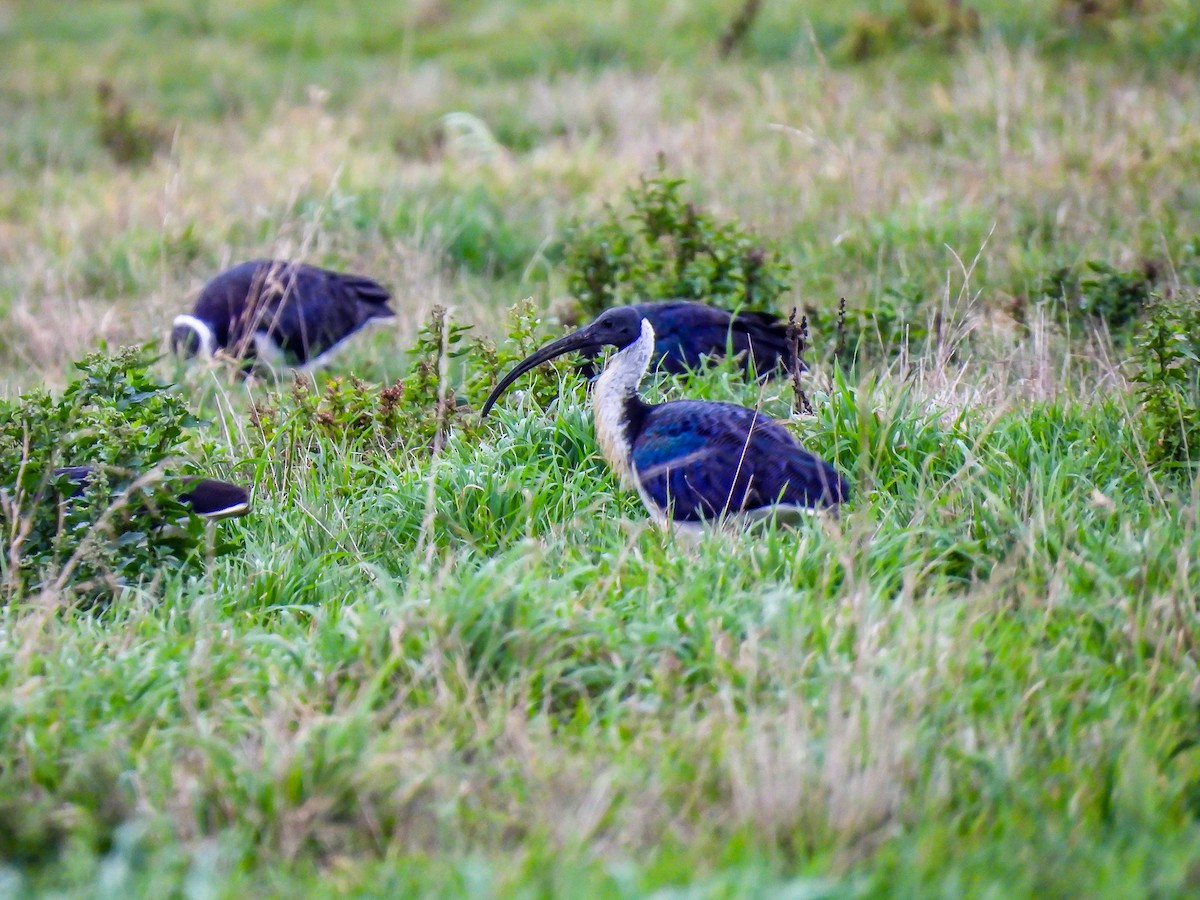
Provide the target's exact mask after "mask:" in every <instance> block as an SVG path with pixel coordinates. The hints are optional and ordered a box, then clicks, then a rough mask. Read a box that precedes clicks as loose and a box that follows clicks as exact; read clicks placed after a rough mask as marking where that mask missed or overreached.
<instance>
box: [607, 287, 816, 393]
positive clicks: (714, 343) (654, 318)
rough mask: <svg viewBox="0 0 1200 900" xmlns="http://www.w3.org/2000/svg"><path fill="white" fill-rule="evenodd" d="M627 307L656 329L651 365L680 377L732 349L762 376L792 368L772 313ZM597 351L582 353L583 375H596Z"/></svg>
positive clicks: (690, 305)
mask: <svg viewBox="0 0 1200 900" xmlns="http://www.w3.org/2000/svg"><path fill="white" fill-rule="evenodd" d="M629 308H630V309H632V310H634V311H635V312H636V313H637V314H638V315H639V316H640V317H641V318H643V319H645V320H647V321H648V322H649V323H650V327H651V328H653V329H654V356H653V357H652V358H651V368H658V369H662V370H663V371H665V372H670V373H671V374H673V375H678V374H681V373H683V372H685V371H687V370H689V369H696V368H698V367H699V366H700V364H701V363H702V362H703V361H704V359H705V357H711V358H713V359H719V358H721V357H723V356H725V355H726V354H727V353H732V355H733V356H735V357H738V358H739V359H740V360H741V363H742V365H743V366H744V367H745V368H746V370H747V371H749V370H750V364H751V363H753V364H754V372H755V373H756V374H757V376H758V378H759V379H760V380H765V379H767V378H770V377H771V376H772V375H775V374H778V373H779V372H780V371H783V372H785V373H786V372H791V371H792V359H793V354H792V351H791V349H790V347H789V345H788V340H787V323H786V322H784V321H783V320H782V319H780V318H779V317H778V316H776V315H775V314H774V313H769V312H759V311H749V310H747V311H744V312H736V313H733V312H730V311H729V310H727V309H721V308H720V307H717V306H709V305H708V304H707V303H701V302H699V301H697V300H662V301H657V302H654V303H635V304H632V305H631V306H630V307H629ZM598 352H599V351H596V350H593V351H590V352H588V353H585V356H587V357H588V359H589V361H588V363H586V364H585V366H584V373H585V374H586V375H588V376H589V377H590V376H591V375H592V374H593V373H594V370H593V368H592V365H591V360H592V359H594V358H595V355H596V353H598ZM801 368H804V365H803V363H801Z"/></svg>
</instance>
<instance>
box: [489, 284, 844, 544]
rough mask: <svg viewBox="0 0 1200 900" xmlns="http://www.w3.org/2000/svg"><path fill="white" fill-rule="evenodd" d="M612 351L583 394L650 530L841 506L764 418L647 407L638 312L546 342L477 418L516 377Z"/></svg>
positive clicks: (647, 351) (650, 352)
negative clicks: (578, 355) (561, 360)
mask: <svg viewBox="0 0 1200 900" xmlns="http://www.w3.org/2000/svg"><path fill="white" fill-rule="evenodd" d="M605 346H614V347H617V348H618V350H617V352H616V353H615V354H614V355H613V357H612V358H611V359H610V360H609V362H608V365H607V366H605V368H604V371H603V372H602V373H601V374H600V377H599V378H598V379H597V380H596V385H595V389H594V390H593V392H592V409H593V417H594V419H595V423H596V438H597V440H598V441H599V443H600V447H601V449H602V450H603V452H604V456H605V458H606V459H607V460H608V464H609V466H610V467H611V468H612V469H613V470H614V471H615V472H616V473H617V475H618V477H620V478H621V480H622V481H623V482H624V483H625V484H627V485H630V486H632V487H634V488H635V489H636V490H637V492H638V494H639V495H641V498H642V501H643V502H644V503H645V504H646V508H647V509H648V510H649V511H650V514H651V516H653V517H654V519H655V520H656V521H657V522H659V523H660V524H663V523H674V524H676V525H682V526H685V527H688V526H697V525H700V524H703V523H706V522H718V521H722V520H733V519H740V520H754V519H760V518H765V517H767V516H771V515H777V516H779V517H780V518H793V517H796V516H797V514H811V513H814V512H816V511H817V510H819V509H822V508H832V507H836V506H837V505H838V504H839V503H841V502H843V501H844V500H845V499H846V497H847V495H848V493H849V486H848V485H847V483H846V481H845V479H843V478H842V477H841V475H839V474H838V473H837V471H836V470H835V469H834V468H833V466H831V465H830V464H829V463H827V462H825V461H824V460H822V459H820V458H819V457H817V456H815V455H814V454H812V453H810V452H809V451H807V450H805V449H804V448H803V447H802V446H800V442H799V441H797V440H796V438H795V437H793V435H792V434H791V432H789V431H788V430H787V429H786V428H785V427H784V426H783V425H782V424H781V423H780V422H777V421H775V420H774V419H772V418H770V417H769V416H767V415H766V414H765V413H763V412H761V411H759V410H755V409H748V408H746V407H744V406H738V405H736V404H733V403H718V402H711V401H702V400H674V401H671V402H668V403H660V404H652V403H646V402H645V401H644V400H642V398H641V397H640V396H638V392H637V389H638V385H639V383H640V382H641V380H642V378H643V376H644V375H645V374H646V371H647V369H648V368H649V366H650V362H651V360H652V359H653V357H654V326H653V325H651V324H650V321H649V320H648V319H646V318H645V317H643V316H641V315H640V314H639V313H638V311H637V309H635V308H633V307H628V306H623V307H616V308H613V309H609V310H606V311H605V312H603V313H601V314H600V316H598V317H597V318H596V320H595V321H593V322H592V323H591V324H590V325H588V326H586V327H585V328H582V329H580V330H579V331H575V332H572V333H571V334H568V335H566V336H564V337H561V338H559V339H558V340H555V341H551V342H550V343H549V344H546V345H545V346H544V347H542V348H541V349H540V350H538V351H537V352H535V353H533V354H532V355H531V356H529V357H527V358H526V359H524V360H522V361H521V362H520V363H518V364H517V365H516V366H515V367H514V368H513V369H512V370H511V371H510V372H509V373H508V374H507V375H505V376H504V377H503V378H502V379H500V382H499V383H498V384H497V385H496V387H495V389H494V390H493V391H492V393H491V395H490V396H489V397H488V398H487V401H486V402H485V403H484V405H483V409H482V412H481V414H482V415H487V413H488V410H490V409H491V408H492V405H493V404H494V403H495V402H496V400H497V398H499V396H500V395H501V394H502V393H503V392H504V391H505V389H507V388H508V386H509V385H510V384H512V383H513V381H515V380H516V379H517V378H518V377H520V376H521V375H522V374H523V373H525V372H527V371H529V370H530V369H532V368H533V367H534V366H537V365H540V364H541V363H543V362H546V361H548V360H551V359H553V358H555V357H557V356H561V355H563V354H565V353H570V352H571V351H580V350H582V351H593V352H594V351H598V350H599V349H600V348H602V347H605Z"/></svg>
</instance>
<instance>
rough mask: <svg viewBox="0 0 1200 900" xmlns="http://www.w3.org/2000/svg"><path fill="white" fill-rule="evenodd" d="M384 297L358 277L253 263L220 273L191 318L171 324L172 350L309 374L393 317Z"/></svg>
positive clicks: (281, 264)
mask: <svg viewBox="0 0 1200 900" xmlns="http://www.w3.org/2000/svg"><path fill="white" fill-rule="evenodd" d="M390 297H391V295H390V294H389V293H388V291H387V289H385V288H384V287H383V286H382V285H380V284H378V283H377V282H375V281H372V280H371V279H370V278H364V277H362V276H360V275H346V274H343V273H341V272H333V271H330V270H329V269H319V268H317V267H316V266H309V265H305V264H303V263H292V262H284V261H280V260H270V259H258V260H253V261H252V262H247V263H242V264H241V265H238V266H234V267H233V268H232V269H227V270H226V271H224V272H222V273H221V274H220V275H218V276H217V277H216V278H214V279H213V280H212V281H210V282H209V283H208V284H207V285H205V286H204V290H202V291H201V292H200V296H199V297H198V298H197V299H196V303H195V306H194V307H193V309H192V311H191V313H190V314H186V315H180V316H176V317H175V321H174V323H173V327H172V330H171V349H172V350H174V351H175V352H176V353H185V354H186V355H188V356H194V355H196V354H197V353H201V354H204V355H205V356H212V355H213V354H214V353H216V351H217V350H218V349H221V350H224V351H225V352H226V353H228V354H230V355H231V356H233V357H235V358H237V359H241V360H244V361H245V362H246V363H247V364H248V365H252V364H253V363H254V362H255V361H256V360H258V361H262V362H265V363H268V364H271V365H283V366H288V367H294V368H299V369H312V368H316V367H317V366H320V365H323V364H324V363H326V362H327V361H328V360H329V357H330V355H331V354H332V353H333V351H334V350H335V349H337V348H339V347H340V346H341V345H342V343H343V342H344V341H345V340H346V339H347V338H349V337H350V336H351V335H353V334H355V333H356V332H358V331H359V330H360V329H361V328H363V327H364V326H365V325H368V324H371V323H375V322H378V321H380V320H381V319H389V318H392V317H393V316H395V312H393V311H392V309H391V307H389V306H388V300H389V299H390Z"/></svg>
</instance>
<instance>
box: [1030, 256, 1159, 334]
mask: <svg viewBox="0 0 1200 900" xmlns="http://www.w3.org/2000/svg"><path fill="white" fill-rule="evenodd" d="M1158 277H1159V266H1158V265H1157V264H1155V263H1154V262H1153V261H1151V260H1146V261H1143V262H1142V263H1140V264H1138V265H1137V266H1135V267H1133V268H1131V269H1120V268H1117V267H1116V266H1114V265H1112V264H1111V263H1107V262H1103V261H1101V260H1088V261H1087V262H1085V263H1084V264H1083V266H1082V267H1076V266H1064V267H1063V268H1060V269H1056V270H1054V271H1053V272H1052V273H1050V275H1049V276H1048V277H1047V278H1046V279H1045V281H1044V283H1043V284H1042V285H1041V287H1040V293H1041V294H1042V295H1043V296H1045V297H1048V298H1050V299H1052V300H1064V301H1065V306H1064V312H1065V315H1066V318H1067V320H1068V321H1069V322H1072V323H1074V324H1084V325H1096V324H1099V323H1103V324H1104V326H1105V327H1106V328H1107V329H1108V330H1109V331H1110V332H1119V331H1121V330H1122V329H1124V328H1127V327H1128V326H1130V325H1132V324H1133V323H1134V322H1136V321H1137V320H1138V319H1140V318H1141V316H1142V314H1143V312H1144V311H1145V310H1146V307H1147V305H1148V304H1149V303H1150V298H1151V293H1152V292H1153V290H1154V288H1155V285H1156V284H1157V281H1158Z"/></svg>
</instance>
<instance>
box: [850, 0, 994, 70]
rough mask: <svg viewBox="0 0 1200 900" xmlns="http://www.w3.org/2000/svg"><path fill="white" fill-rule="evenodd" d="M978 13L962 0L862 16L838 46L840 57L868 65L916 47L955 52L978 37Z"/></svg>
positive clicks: (917, 2) (910, 4)
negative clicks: (892, 53)
mask: <svg viewBox="0 0 1200 900" xmlns="http://www.w3.org/2000/svg"><path fill="white" fill-rule="evenodd" d="M979 27H980V19H979V13H978V12H977V11H976V10H975V9H973V8H971V7H970V6H967V5H966V4H965V3H962V2H961V0H907V2H906V3H905V4H904V8H903V9H902V10H900V11H899V12H896V13H893V14H890V15H888V14H884V13H875V12H860V13H858V14H856V15H855V17H854V19H853V21H852V22H851V23H850V27H849V28H848V29H847V31H846V33H845V34H844V35H843V36H842V39H841V41H840V43H839V44H838V48H837V49H838V52H839V54H840V55H842V56H845V57H847V58H848V59H851V60H853V61H854V62H865V61H866V60H869V59H874V58H876V57H879V56H883V55H886V54H887V53H891V52H893V51H895V50H899V49H900V48H902V47H906V46H911V45H915V44H920V45H932V46H935V47H942V48H944V49H945V50H947V51H949V50H953V49H954V48H955V47H957V46H958V44H960V43H961V42H962V41H964V40H967V39H973V38H976V37H978V36H979Z"/></svg>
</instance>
